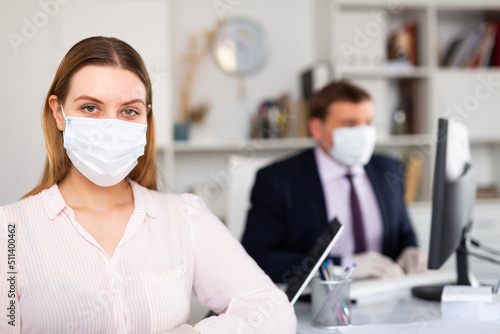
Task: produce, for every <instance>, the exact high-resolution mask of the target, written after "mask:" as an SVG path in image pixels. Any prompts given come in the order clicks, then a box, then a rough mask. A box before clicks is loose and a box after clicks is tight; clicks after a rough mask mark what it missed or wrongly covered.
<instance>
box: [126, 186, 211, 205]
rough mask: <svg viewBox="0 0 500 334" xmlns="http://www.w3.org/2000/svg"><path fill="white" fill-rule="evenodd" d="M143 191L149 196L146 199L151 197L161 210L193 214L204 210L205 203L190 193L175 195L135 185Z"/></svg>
mask: <svg viewBox="0 0 500 334" xmlns="http://www.w3.org/2000/svg"><path fill="white" fill-rule="evenodd" d="M135 184H136V186H137V187H139V189H141V191H143V192H145V193H146V194H147V196H146V197H149V196H150V197H151V199H152V200H153V202H154V203H156V205H157V207H158V208H159V209H160V210H169V211H170V210H182V211H186V212H192V211H195V210H200V209H204V208H205V207H206V206H205V202H204V201H203V199H202V198H201V197H200V196H197V195H195V194H190V193H184V194H175V193H169V192H161V191H157V190H152V189H148V188H146V187H144V186H142V185H140V184H138V183H135Z"/></svg>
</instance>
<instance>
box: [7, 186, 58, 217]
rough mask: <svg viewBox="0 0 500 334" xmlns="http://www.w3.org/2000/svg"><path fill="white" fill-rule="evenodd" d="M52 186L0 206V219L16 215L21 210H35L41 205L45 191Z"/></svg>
mask: <svg viewBox="0 0 500 334" xmlns="http://www.w3.org/2000/svg"><path fill="white" fill-rule="evenodd" d="M51 188H52V187H50V188H48V189H45V190H43V191H41V192H39V193H38V194H35V195H31V196H29V197H26V198H23V199H20V200H19V201H17V202H14V203H11V204H7V205H4V206H1V207H0V219H1V218H2V217H3V218H4V219H5V218H8V217H12V216H16V215H18V214H19V213H21V212H26V211H27V210H35V209H37V208H41V207H43V201H42V197H43V196H44V194H45V193H46V192H48V191H49V189H51Z"/></svg>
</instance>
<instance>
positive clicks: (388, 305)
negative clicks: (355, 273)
mask: <svg viewBox="0 0 500 334" xmlns="http://www.w3.org/2000/svg"><path fill="white" fill-rule="evenodd" d="M295 313H296V314H297V320H298V326H297V333H299V334H323V333H332V330H324V329H319V328H315V327H313V326H312V325H311V322H312V319H311V304H310V303H305V302H298V303H297V304H295ZM351 314H352V323H353V325H354V326H352V327H349V328H345V329H341V332H345V333H346V334H347V333H370V334H372V333H376V332H385V333H388V332H392V331H390V329H394V332H396V333H402V332H411V333H413V332H415V333H417V332H419V333H420V332H422V331H418V328H422V326H426V328H427V330H425V331H424V332H436V333H440V332H441V331H442V328H443V326H444V327H445V328H448V327H449V326H457V327H458V328H459V329H463V331H462V332H464V333H466V332H468V333H470V331H469V330H470V328H474V329H477V331H474V332H477V333H495V334H498V333H500V323H498V322H495V323H486V322H479V321H472V320H470V321H465V320H464V321H462V320H460V321H458V322H457V321H455V320H443V321H441V320H440V319H441V306H440V303H438V302H428V301H423V300H420V299H417V298H414V297H412V296H411V294H410V291H408V290H406V291H398V292H395V293H390V294H386V295H384V296H374V297H369V298H366V299H363V300H360V301H359V302H358V303H357V304H355V305H352V309H351ZM410 323H411V324H410ZM377 324H378V325H377ZM388 324H407V325H406V327H405V326H404V325H401V326H397V325H393V326H392V327H393V328H392V327H391V326H387V325H388ZM358 325H369V326H358ZM407 327H410V328H407ZM433 329H434V331H433ZM388 330H389V331H388ZM333 332H335V331H333ZM452 332H453V333H461V331H458V332H457V331H453V330H452Z"/></svg>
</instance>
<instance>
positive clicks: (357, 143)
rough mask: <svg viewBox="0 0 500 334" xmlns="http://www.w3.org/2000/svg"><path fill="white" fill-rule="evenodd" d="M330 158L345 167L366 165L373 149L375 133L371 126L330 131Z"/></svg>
mask: <svg viewBox="0 0 500 334" xmlns="http://www.w3.org/2000/svg"><path fill="white" fill-rule="evenodd" d="M332 137H333V147H332V148H331V149H330V155H331V156H332V158H334V159H335V160H337V161H338V162H340V163H342V164H344V165H346V166H349V167H351V166H355V165H362V166H364V165H366V164H367V163H368V161H370V158H371V156H372V154H373V150H374V149H375V141H376V137H377V133H376V131H375V128H374V127H373V126H367V125H362V126H356V127H353V128H339V129H335V130H332Z"/></svg>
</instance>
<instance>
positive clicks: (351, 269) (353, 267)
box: [342, 263, 356, 281]
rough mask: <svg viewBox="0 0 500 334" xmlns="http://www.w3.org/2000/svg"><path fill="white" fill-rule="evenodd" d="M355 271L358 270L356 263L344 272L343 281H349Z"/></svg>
mask: <svg viewBox="0 0 500 334" xmlns="http://www.w3.org/2000/svg"><path fill="white" fill-rule="evenodd" d="M354 269H356V263H354V264H353V265H352V266H351V267H347V268H346V271H345V272H344V275H343V276H342V280H343V281H345V280H348V279H350V278H351V277H352V273H353V272H354Z"/></svg>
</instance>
